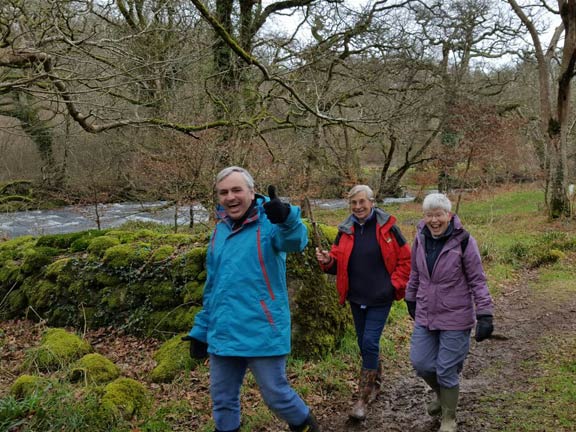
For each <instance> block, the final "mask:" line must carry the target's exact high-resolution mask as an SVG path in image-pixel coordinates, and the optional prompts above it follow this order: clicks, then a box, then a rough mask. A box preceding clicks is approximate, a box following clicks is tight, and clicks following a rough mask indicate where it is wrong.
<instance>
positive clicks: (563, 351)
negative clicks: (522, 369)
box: [487, 334, 576, 432]
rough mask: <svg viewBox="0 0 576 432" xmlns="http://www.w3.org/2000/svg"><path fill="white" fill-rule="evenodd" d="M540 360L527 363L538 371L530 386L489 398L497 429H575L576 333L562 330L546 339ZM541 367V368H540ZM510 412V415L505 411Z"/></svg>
mask: <svg viewBox="0 0 576 432" xmlns="http://www.w3.org/2000/svg"><path fill="white" fill-rule="evenodd" d="M542 345H543V349H542V351H541V353H540V358H539V360H537V361H530V362H528V363H527V364H526V367H527V368H528V370H533V371H535V373H534V378H532V379H531V380H530V382H529V383H528V385H527V389H525V390H523V391H518V392H514V393H504V394H498V395H494V397H492V398H489V399H487V402H489V403H490V405H491V406H492V408H491V409H490V410H489V415H490V417H491V418H492V419H493V420H494V421H495V423H496V426H497V429H496V430H499V431H504V432H517V431H526V432H530V431H534V432H536V431H538V432H540V431H546V432H568V431H573V430H574V427H575V425H576V410H575V409H574V404H575V403H576V335H574V334H565V335H562V334H558V335H554V337H549V338H547V339H544V340H543V341H542ZM540 371H541V372H540ZM503 413H506V415H502V414H503Z"/></svg>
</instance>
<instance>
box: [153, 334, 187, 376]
mask: <svg viewBox="0 0 576 432" xmlns="http://www.w3.org/2000/svg"><path fill="white" fill-rule="evenodd" d="M185 335H186V334H185V333H182V334H180V335H178V336H175V337H173V338H172V339H169V340H168V341H166V342H165V343H164V344H162V346H161V347H160V348H159V349H158V351H156V353H155V354H154V360H155V361H156V363H157V365H156V367H155V368H154V369H153V370H152V371H151V372H150V377H149V378H150V380H151V381H152V382H157V383H158V382H171V381H172V380H173V379H174V378H175V377H176V376H177V375H178V374H179V373H180V372H182V371H184V370H189V369H190V368H191V367H192V365H193V361H192V359H191V358H190V342H188V341H182V340H181V338H182V336H185Z"/></svg>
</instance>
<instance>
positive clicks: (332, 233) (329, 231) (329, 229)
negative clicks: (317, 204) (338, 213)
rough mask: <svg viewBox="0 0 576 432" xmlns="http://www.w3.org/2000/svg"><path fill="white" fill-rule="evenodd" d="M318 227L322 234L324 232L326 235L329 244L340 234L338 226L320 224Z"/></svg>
mask: <svg viewBox="0 0 576 432" xmlns="http://www.w3.org/2000/svg"><path fill="white" fill-rule="evenodd" d="M318 227H319V228H320V230H321V231H322V234H324V236H325V237H326V239H327V240H328V242H329V244H332V243H334V240H335V239H336V236H337V235H338V227H335V226H329V225H323V224H318Z"/></svg>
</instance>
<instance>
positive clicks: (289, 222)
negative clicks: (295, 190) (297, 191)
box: [272, 206, 308, 252]
mask: <svg viewBox="0 0 576 432" xmlns="http://www.w3.org/2000/svg"><path fill="white" fill-rule="evenodd" d="M272 236H273V239H272V244H273V246H274V248H275V249H276V250H278V251H281V252H301V251H303V250H304V248H305V247H306V245H307V244H308V229H307V228H306V225H304V223H303V222H302V219H301V218H300V207H296V206H290V214H289V215H288V218H286V220H285V221H284V223H281V224H277V225H274V227H273V229H272Z"/></svg>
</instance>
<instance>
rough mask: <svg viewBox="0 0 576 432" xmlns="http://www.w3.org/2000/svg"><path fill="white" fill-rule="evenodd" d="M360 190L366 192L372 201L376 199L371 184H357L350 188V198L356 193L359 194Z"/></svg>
mask: <svg viewBox="0 0 576 432" xmlns="http://www.w3.org/2000/svg"><path fill="white" fill-rule="evenodd" d="M360 192H365V193H366V197H368V199H369V200H370V201H374V192H373V191H372V189H371V188H370V186H366V185H356V186H354V187H353V188H352V189H350V192H348V199H350V198H352V197H353V196H354V195H357V194H359V193H360Z"/></svg>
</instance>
